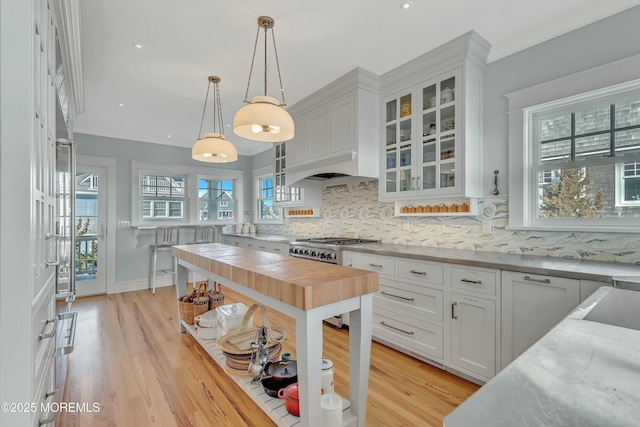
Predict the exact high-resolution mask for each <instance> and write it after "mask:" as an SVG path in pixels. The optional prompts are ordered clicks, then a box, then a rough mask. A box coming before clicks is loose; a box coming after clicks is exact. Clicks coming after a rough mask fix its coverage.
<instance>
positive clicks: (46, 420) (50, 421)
mask: <svg viewBox="0 0 640 427" xmlns="http://www.w3.org/2000/svg"><path fill="white" fill-rule="evenodd" d="M55 419H56V418H55V416H53V417H50V418H45V419H44V420H40V421H39V422H38V425H39V426H45V425H47V424H51V423H52V422H54V421H55Z"/></svg>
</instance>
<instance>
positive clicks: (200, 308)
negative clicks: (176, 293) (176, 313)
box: [178, 283, 209, 325]
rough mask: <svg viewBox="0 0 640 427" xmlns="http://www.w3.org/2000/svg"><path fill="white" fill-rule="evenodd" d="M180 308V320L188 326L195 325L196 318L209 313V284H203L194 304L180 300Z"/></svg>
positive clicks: (194, 299)
mask: <svg viewBox="0 0 640 427" xmlns="http://www.w3.org/2000/svg"><path fill="white" fill-rule="evenodd" d="M178 307H179V308H180V318H181V319H182V320H183V321H184V322H185V323H187V324H189V325H193V322H194V320H193V319H194V317H196V316H200V315H201V314H204V313H206V312H207V311H209V293H208V291H207V284H206V283H202V284H200V287H199V288H198V290H196V291H195V296H194V298H193V302H183V301H180V300H178Z"/></svg>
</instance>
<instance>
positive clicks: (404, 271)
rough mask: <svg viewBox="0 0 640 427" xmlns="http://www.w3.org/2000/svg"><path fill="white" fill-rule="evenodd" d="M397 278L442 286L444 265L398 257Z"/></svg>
mask: <svg viewBox="0 0 640 427" xmlns="http://www.w3.org/2000/svg"><path fill="white" fill-rule="evenodd" d="M398 278H400V279H407V280H411V281H412V282H417V283H428V284H431V285H440V286H442V284H443V283H444V267H443V266H442V264H435V263H430V262H423V261H408V260H402V259H400V260H398Z"/></svg>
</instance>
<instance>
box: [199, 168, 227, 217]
mask: <svg viewBox="0 0 640 427" xmlns="http://www.w3.org/2000/svg"><path fill="white" fill-rule="evenodd" d="M234 186H235V181H234V180H223V179H216V178H206V177H198V219H199V220H201V221H211V220H233V219H234V218H235V213H234V206H235V194H236V191H235V189H234Z"/></svg>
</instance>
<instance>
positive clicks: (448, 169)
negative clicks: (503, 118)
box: [380, 69, 461, 200]
mask: <svg viewBox="0 0 640 427" xmlns="http://www.w3.org/2000/svg"><path fill="white" fill-rule="evenodd" d="M460 81H461V78H460V70H459V69H457V70H455V71H453V72H451V73H447V74H444V75H442V76H439V77H437V78H435V79H433V80H429V81H426V82H424V83H423V84H420V85H418V86H416V87H414V88H412V89H411V91H406V92H400V93H399V94H398V95H396V96H392V97H389V98H387V99H385V100H384V101H383V103H384V104H383V105H384V107H383V109H384V113H383V114H384V126H385V148H384V150H385V152H384V156H383V159H384V160H383V161H384V165H383V174H382V176H383V177H384V183H383V184H382V185H383V188H381V191H380V195H381V198H382V199H386V200H394V199H395V200H398V199H404V198H413V197H428V196H430V195H434V196H436V195H443V194H447V193H450V192H453V191H455V187H456V185H458V183H457V180H456V171H457V170H458V171H459V170H460V169H459V168H457V165H456V162H457V159H458V158H459V150H460V144H459V142H458V141H459V138H457V137H456V134H457V132H456V119H457V118H458V116H459V115H460V113H459V111H460V108H461V107H460V105H461V103H460V102H457V100H456V92H457V89H458V88H457V86H459V85H460V83H459V82H460Z"/></svg>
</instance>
